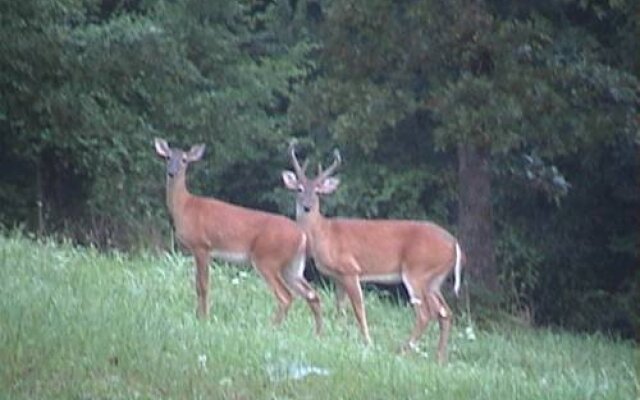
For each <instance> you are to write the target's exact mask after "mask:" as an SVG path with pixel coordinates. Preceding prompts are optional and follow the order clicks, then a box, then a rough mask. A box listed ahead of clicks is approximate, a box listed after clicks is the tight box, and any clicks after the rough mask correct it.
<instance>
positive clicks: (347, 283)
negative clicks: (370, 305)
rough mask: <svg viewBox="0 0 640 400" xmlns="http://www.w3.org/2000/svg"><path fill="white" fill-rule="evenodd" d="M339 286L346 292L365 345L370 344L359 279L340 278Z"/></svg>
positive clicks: (351, 277)
mask: <svg viewBox="0 0 640 400" xmlns="http://www.w3.org/2000/svg"><path fill="white" fill-rule="evenodd" d="M340 284H341V285H342V287H343V288H344V290H345V291H346V292H347V296H349V300H351V306H352V307H353V312H354V314H355V315H356V319H357V320H358V324H360V330H361V331H362V335H363V336H364V340H365V343H366V344H367V345H370V344H371V336H369V327H368V326H367V316H366V313H365V310H364V301H363V298H362V287H361V286H360V279H359V278H358V276H357V275H350V276H346V277H342V278H341V280H340Z"/></svg>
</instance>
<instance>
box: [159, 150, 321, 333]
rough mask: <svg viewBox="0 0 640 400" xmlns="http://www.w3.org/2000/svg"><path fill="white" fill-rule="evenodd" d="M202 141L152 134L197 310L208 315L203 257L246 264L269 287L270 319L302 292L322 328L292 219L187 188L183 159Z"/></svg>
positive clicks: (300, 235)
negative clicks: (185, 142)
mask: <svg viewBox="0 0 640 400" xmlns="http://www.w3.org/2000/svg"><path fill="white" fill-rule="evenodd" d="M204 148H205V146H204V145H203V144H201V145H197V146H193V147H192V148H191V150H189V151H187V152H185V151H182V150H180V149H172V148H170V147H169V145H168V144H167V142H166V141H165V140H163V139H155V149H156V152H157V154H158V155H159V156H160V157H162V158H164V159H165V160H166V161H167V166H166V173H167V183H166V185H167V186H166V191H167V207H168V209H169V213H170V214H171V219H172V220H173V225H174V227H175V232H176V236H177V238H178V240H179V241H180V243H182V245H184V246H185V247H186V248H187V249H188V250H189V251H190V252H191V253H192V254H193V256H194V258H195V261H196V293H197V297H198V308H197V315H198V316H199V317H206V316H207V315H208V310H209V306H208V301H207V292H208V287H209V259H210V257H211V255H213V257H214V258H218V259H222V260H225V261H229V262H236V263H237V262H240V263H249V264H252V265H253V266H254V267H255V268H256V269H257V270H258V271H259V272H260V274H261V275H262V277H263V278H264V280H265V281H266V282H267V284H268V285H269V286H270V287H271V290H272V291H273V294H274V295H275V297H276V300H277V302H278V307H277V309H276V312H275V315H274V318H273V321H274V323H276V324H279V323H280V322H282V320H283V319H284V317H285V316H286V314H287V311H288V309H289V306H290V304H291V302H292V299H293V297H292V293H291V291H293V292H295V293H296V294H298V295H300V296H302V297H303V298H304V299H305V300H306V301H307V303H308V305H309V307H310V308H311V311H312V313H313V316H314V318H315V326H316V333H318V334H319V333H320V332H321V331H322V315H321V307H320V299H319V298H318V295H317V294H316V292H315V291H314V290H313V289H312V288H311V287H310V286H309V284H308V283H307V281H306V280H305V279H304V276H303V270H304V265H305V251H306V242H307V238H306V235H305V234H304V232H302V231H301V230H300V229H299V228H298V226H297V225H296V223H295V222H293V221H291V220H290V219H288V218H286V217H283V216H281V215H275V214H270V213H266V212H262V211H256V210H251V209H248V208H243V207H239V206H236V205H233V204H229V203H225V202H223V201H220V200H217V199H215V198H211V197H200V196H194V195H192V194H191V193H189V191H188V190H187V186H186V172H187V167H188V165H189V163H192V162H194V161H198V160H199V159H200V158H201V157H202V155H203V153H204Z"/></svg>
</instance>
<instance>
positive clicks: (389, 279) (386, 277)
mask: <svg viewBox="0 0 640 400" xmlns="http://www.w3.org/2000/svg"><path fill="white" fill-rule="evenodd" d="M360 282H375V283H400V282H402V277H401V276H400V273H395V272H394V273H391V274H380V275H366V274H362V275H360Z"/></svg>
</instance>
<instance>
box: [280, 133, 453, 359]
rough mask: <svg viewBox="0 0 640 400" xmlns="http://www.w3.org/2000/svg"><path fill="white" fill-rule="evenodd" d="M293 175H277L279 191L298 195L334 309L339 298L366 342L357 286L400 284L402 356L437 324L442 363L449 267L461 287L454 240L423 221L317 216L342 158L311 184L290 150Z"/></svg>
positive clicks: (335, 180) (298, 212)
mask: <svg viewBox="0 0 640 400" xmlns="http://www.w3.org/2000/svg"><path fill="white" fill-rule="evenodd" d="M289 152H290V156H291V162H292V164H293V167H294V170H295V173H294V172H291V171H283V173H282V178H283V180H284V184H285V186H286V187H287V188H288V189H290V190H293V191H296V192H297V195H296V217H297V220H298V224H299V225H300V227H301V228H302V229H303V230H304V231H305V233H306V234H307V236H308V238H309V253H310V255H311V256H312V257H313V259H314V260H315V262H316V266H317V268H318V269H319V270H320V272H321V273H322V274H323V275H328V276H329V277H331V278H332V279H333V280H334V281H335V283H336V289H337V296H338V297H337V300H338V301H337V303H338V307H339V308H340V303H341V299H340V298H341V297H343V295H344V293H346V295H347V296H348V297H349V299H350V300H351V305H352V307H353V311H354V313H355V316H356V318H357V320H358V323H359V325H360V329H361V331H362V334H363V336H364V339H365V341H366V342H367V343H370V342H371V338H370V336H369V329H368V326H367V319H366V315H365V308H364V304H363V296H362V289H361V286H360V283H361V282H379V283H399V282H402V283H403V284H404V286H405V287H406V289H407V292H408V294H409V297H410V300H411V303H412V304H413V307H414V310H415V314H416V322H415V327H414V328H413V331H412V332H411V335H410V337H409V339H408V341H407V342H406V344H405V345H404V346H403V350H408V349H412V348H415V346H416V341H417V340H418V339H419V338H420V336H421V335H422V333H423V332H424V330H425V328H426V326H427V324H428V322H429V319H431V318H432V317H436V318H437V319H438V322H439V325H440V339H439V342H438V360H439V361H441V362H442V361H444V360H445V357H446V346H447V341H448V337H449V332H450V329H451V310H450V308H449V306H448V305H447V303H446V302H445V300H444V297H443V296H442V294H441V293H440V286H441V284H442V282H443V281H444V280H445V278H446V277H447V275H448V274H449V273H450V272H451V270H452V269H453V270H454V271H455V284H454V290H455V293H456V295H457V294H458V291H459V288H460V269H461V264H462V261H463V254H462V251H461V250H460V246H459V244H458V242H457V240H456V239H455V238H454V237H453V236H452V235H451V234H450V233H448V232H447V231H446V230H444V229H443V228H441V227H440V226H438V225H436V224H433V223H430V222H422V221H408V220H363V219H341V218H332V219H330V218H325V217H324V216H323V215H322V214H321V213H320V199H319V196H320V195H327V194H330V193H332V192H334V191H335V190H336V189H337V187H338V185H339V183H340V181H339V179H338V178H336V177H332V176H331V175H332V174H333V173H334V172H335V170H336V169H337V168H338V166H339V165H340V163H341V158H340V153H339V152H338V151H337V150H336V151H335V153H334V158H335V159H334V162H333V164H332V165H331V166H330V167H329V168H327V169H326V170H324V171H323V170H322V167H319V172H318V175H317V176H316V177H315V178H314V179H309V178H307V176H306V174H305V169H306V166H307V163H306V162H305V164H304V166H303V167H301V166H300V163H299V162H298V159H297V157H296V153H295V143H294V142H292V143H291V144H290V146H289Z"/></svg>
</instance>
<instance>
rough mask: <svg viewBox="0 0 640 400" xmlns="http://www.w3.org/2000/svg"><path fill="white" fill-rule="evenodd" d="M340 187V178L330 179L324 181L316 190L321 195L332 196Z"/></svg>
mask: <svg viewBox="0 0 640 400" xmlns="http://www.w3.org/2000/svg"><path fill="white" fill-rule="evenodd" d="M339 185H340V179H338V178H335V177H330V178H327V179H323V180H322V182H320V184H319V185H318V187H317V188H316V192H318V193H319V194H331V193H333V192H335V191H336V189H337V188H338V186H339Z"/></svg>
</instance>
